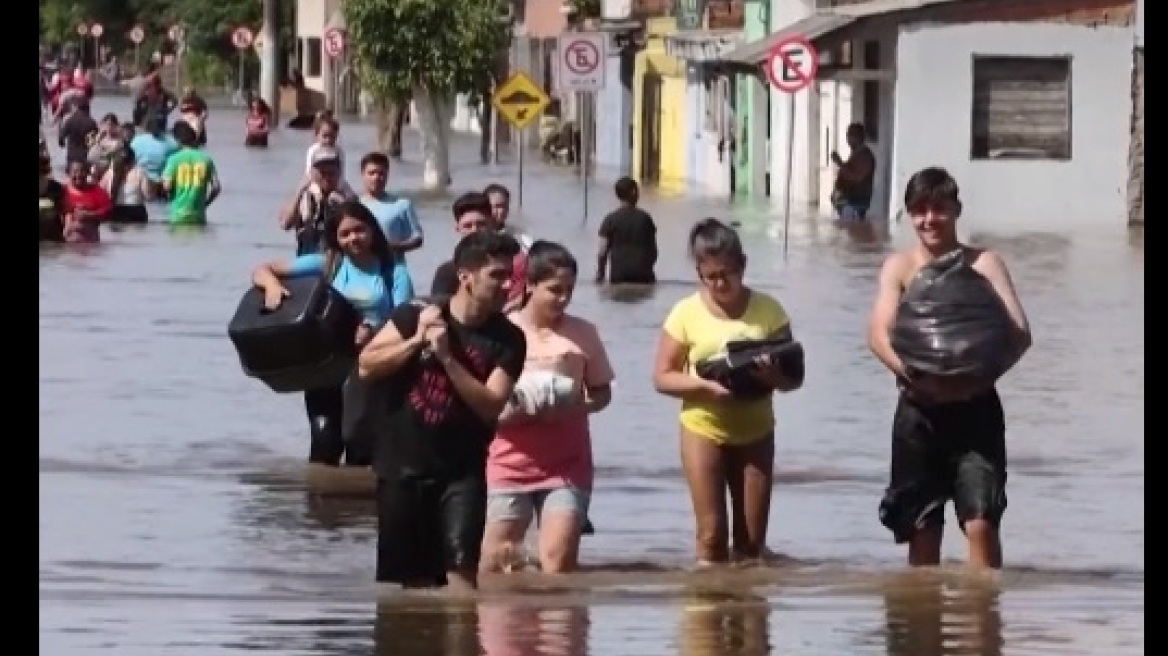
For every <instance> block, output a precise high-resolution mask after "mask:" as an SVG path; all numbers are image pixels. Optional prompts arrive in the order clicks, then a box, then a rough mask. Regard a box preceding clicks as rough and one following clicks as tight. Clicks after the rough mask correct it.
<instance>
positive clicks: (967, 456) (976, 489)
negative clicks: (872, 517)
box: [880, 390, 1006, 543]
mask: <svg viewBox="0 0 1168 656" xmlns="http://www.w3.org/2000/svg"><path fill="white" fill-rule="evenodd" d="M949 499H952V500H953V506H954V510H955V511H956V513H957V519H958V520H959V521H960V522H961V525H962V528H964V526H965V522H967V521H969V520H972V519H984V520H986V521H989V522H990V523H991V524H993V525H994V526H997V525H998V524H999V522H1001V519H1002V514H1003V513H1004V512H1005V511H1006V424H1005V418H1004V417H1003V413H1002V401H1001V399H1000V398H998V393H997V392H996V391H994V390H990V391H989V392H987V393H985V394H983V395H981V396H979V397H977V398H974V399H970V400H968V401H962V402H959V403H943V404H936V405H922V404H920V403H918V402H915V401H913V400H912V399H910V398H907V397H906V396H905V395H904V394H901V396H900V402H899V403H898V404H897V406H896V415H895V417H894V418H893V420H892V472H891V477H890V483H889V485H888V490H887V491H886V492H885V493H884V498H883V499H882V500H881V502H880V523H882V524H884V526H886V527H887V528H888V529H889V530H890V531H892V534H893V536H894V537H895V538H896V542H897V543H904V542H907V541H909V540H910V539H912V537H913V535H914V534H915V533H916V532H917V531H918V530H921V529H924V528H936V527H939V526H941V525H943V524H944V521H945V502H946V501H948V500H949Z"/></svg>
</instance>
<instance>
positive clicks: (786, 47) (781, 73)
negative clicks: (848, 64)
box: [766, 34, 819, 93]
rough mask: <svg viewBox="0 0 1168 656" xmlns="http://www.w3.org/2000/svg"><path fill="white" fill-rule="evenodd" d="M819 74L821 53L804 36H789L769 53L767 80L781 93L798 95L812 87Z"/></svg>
mask: <svg viewBox="0 0 1168 656" xmlns="http://www.w3.org/2000/svg"><path fill="white" fill-rule="evenodd" d="M818 72H819V53H817V52H816V51H815V46H814V45H812V44H811V41H809V40H808V39H806V38H805V37H803V36H802V35H799V34H795V35H792V36H789V37H787V38H785V39H783V40H781V41H779V42H778V43H776V44H775V45H774V47H773V48H771V49H770V51H769V52H768V53H767V58H766V73H767V79H769V80H770V82H771V84H772V85H773V86H774V87H775V88H776V89H778V90H780V91H785V92H787V93H796V92H798V91H802V90H803V89H806V88H807V87H809V86H811V83H812V82H814V81H815V75H816V73H818Z"/></svg>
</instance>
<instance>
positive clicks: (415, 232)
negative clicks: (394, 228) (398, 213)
mask: <svg viewBox="0 0 1168 656" xmlns="http://www.w3.org/2000/svg"><path fill="white" fill-rule="evenodd" d="M405 215H406V220H407V221H409V224H410V237H409V238H410V239H413V238H414V237H417V238H418V239H425V237H426V235H425V233H423V232H422V222H421V221H419V220H418V212H417V211H416V210H414V203H413V201H410V200H407V201H406V208H405Z"/></svg>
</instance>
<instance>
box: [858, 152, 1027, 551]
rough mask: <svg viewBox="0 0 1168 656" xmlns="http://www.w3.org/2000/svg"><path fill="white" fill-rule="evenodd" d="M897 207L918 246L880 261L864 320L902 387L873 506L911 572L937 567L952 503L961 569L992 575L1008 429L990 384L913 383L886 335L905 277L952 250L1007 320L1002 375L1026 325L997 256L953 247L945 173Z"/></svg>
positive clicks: (949, 182) (951, 200)
mask: <svg viewBox="0 0 1168 656" xmlns="http://www.w3.org/2000/svg"><path fill="white" fill-rule="evenodd" d="M904 206H905V207H906V208H907V210H908V215H909V217H910V218H911V219H912V224H913V229H914V230H915V231H916V234H917V245H916V246H914V247H912V248H910V249H908V250H906V251H902V252H900V253H896V254H894V255H891V256H889V257H888V259H886V260H885V261H884V265H883V266H882V267H881V269H880V276H879V286H878V288H877V291H876V299H875V302H874V303H873V305H872V311H871V314H870V315H869V318H868V346H869V347H870V348H871V350H872V353H873V354H874V355H875V356H876V358H877V359H878V360H879V361H880V362H881V363H882V364H883V365H884V366H885V367H887V368H888V370H889V371H890V372H892V375H893V376H895V377H896V381H897V386H898V387H899V388H900V399H899V401H898V402H897V406H896V414H895V415H894V417H893V420H892V467H891V471H892V474H891V481H890V482H889V485H888V489H887V491H886V493H885V495H884V498H883V500H882V501H881V503H880V521H881V523H883V524H884V525H885V527H887V528H888V529H889V530H890V531H892V533H893V536H894V538H895V540H896V542H897V543H898V544H903V543H906V542H907V543H908V561H909V564H910V565H913V566H928V565H937V564H939V563H940V562H941V537H942V535H943V532H944V531H943V528H944V520H945V502H946V501H948V500H949V499H952V500H953V505H954V507H955V509H956V512H957V519H958V521H959V522H960V523H961V528H962V530H963V531H964V532H965V537H966V539H967V540H968V541H969V564H970V565H973V566H975V567H982V568H985V567H992V568H998V567H1001V566H1002V543H1001V536H1000V534H999V531H998V528H999V525H1000V523H1001V520H1002V514H1003V513H1004V512H1005V510H1006V424H1005V418H1004V415H1003V411H1002V401H1001V399H1000V398H999V397H998V392H997V390H996V389H995V388H994V384H993V381H977V380H972V381H971V380H968V379H964V378H963V379H960V380H957V381H951V380H948V379H946V378H944V377H930V376H916V375H913V373H912V372H910V371H908V370H907V369H906V367H905V365H904V363H903V362H902V361H901V359H900V357H898V356H897V355H896V352H895V351H893V349H892V335H891V333H892V328H893V325H894V323H895V321H896V314H897V308H898V306H899V305H900V301H901V295H902V294H903V293H904V291H905V289H906V288H907V287H908V285H909V283H910V282H911V281H912V279H913V276H914V275H916V273H917V272H918V271H919V270H920V269H921V268H922V267H923V266H925V265H926V264H927V263H929V262H932V261H933V260H935V259H936V258H938V257H940V256H942V255H945V254H948V253H951V252H952V251H954V250H955V249H964V250H966V251H967V253H968V255H969V256H970V257H971V258H972V263H973V264H972V266H973V269H974V270H975V271H977V272H978V273H980V274H981V275H982V276H984V277H985V278H986V280H988V281H989V283H990V284H991V285H992V286H993V289H994V291H995V292H997V294H998V296H999V297H1000V298H1001V301H1002V303H1003V304H1004V305H1005V308H1006V311H1007V312H1008V313H1009V316H1010V320H1011V322H1012V324H1013V335H1014V338H1013V344H1014V352H1013V353H1012V354H1010V357H1009V359H1008V361H1007V366H1006V367H1005V369H1004V370H1003V371H1002V372H1001V373H1002V374H1004V373H1005V372H1006V371H1009V369H1010V368H1012V367H1013V366H1014V365H1015V364H1017V362H1018V360H1020V359H1021V358H1022V356H1023V354H1025V353H1026V351H1027V350H1028V349H1029V348H1030V344H1031V336H1030V325H1029V322H1028V321H1027V319H1026V312H1025V311H1024V310H1023V309H1022V304H1021V302H1020V301H1019V300H1018V294H1017V292H1016V291H1015V290H1014V283H1013V282H1012V281H1011V279H1010V273H1009V272H1008V271H1007V270H1006V263H1005V262H1004V261H1003V260H1002V258H1001V256H1000V255H998V254H997V253H995V252H993V251H990V250H982V249H977V248H973V247H971V246H966V245H964V244H962V243H961V242H960V241H958V239H957V227H956V222H957V217H958V216H960V214H961V201H960V199H959V197H958V188H957V182H956V181H955V180H954V179H953V177H952V176H950V175H949V173H948V172H946V171H945V170H944V169H940V168H928V169H923V170H921V171H919V172H917V173H916V174H915V175H914V176H913V177H912V178H911V179H909V182H908V186H907V189H906V190H905V193H904Z"/></svg>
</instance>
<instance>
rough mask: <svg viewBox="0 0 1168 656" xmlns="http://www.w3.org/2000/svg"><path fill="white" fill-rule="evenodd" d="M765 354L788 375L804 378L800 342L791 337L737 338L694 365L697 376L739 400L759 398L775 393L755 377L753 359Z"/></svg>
mask: <svg viewBox="0 0 1168 656" xmlns="http://www.w3.org/2000/svg"><path fill="white" fill-rule="evenodd" d="M761 356H766V357H768V358H770V359H771V361H772V362H774V363H776V364H777V365H778V367H779V369H780V370H781V371H782V372H783V373H784V374H785V375H786V376H789V377H791V378H798V379H800V380H801V379H802V378H803V373H804V371H803V370H804V361H803V345H802V344H800V343H799V342H796V341H795V340H792V339H761V340H738V341H732V342H730V343H728V344H726V348H725V350H724V351H722V352H721V353H718V354H717V355H714V356H712V357H710V358H707V359H706V360H703V361H702V362H699V363H698V364H697V365H696V366H695V368H694V369H695V372H694V373H696V374H697V375H698V377H699V378H704V379H706V380H712V381H716V382H717V383H719V384H720V385H722V386H723V387H725V388H726V389H727V390H729V391H730V393H731V394H732V395H734V398H737V399H742V400H748V401H749V400H755V399H762V398H766V397H767V396H770V395H771V394H773V393H774V390H772V389H770V388H769V387H767V386H766V385H764V384H763V383H762V381H760V380H758V379H757V378H756V377H755V375H754V374H755V371H756V370H757V368H758V367H757V366H756V365H755V362H756V361H757V359H758V358H759V357H761Z"/></svg>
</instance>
